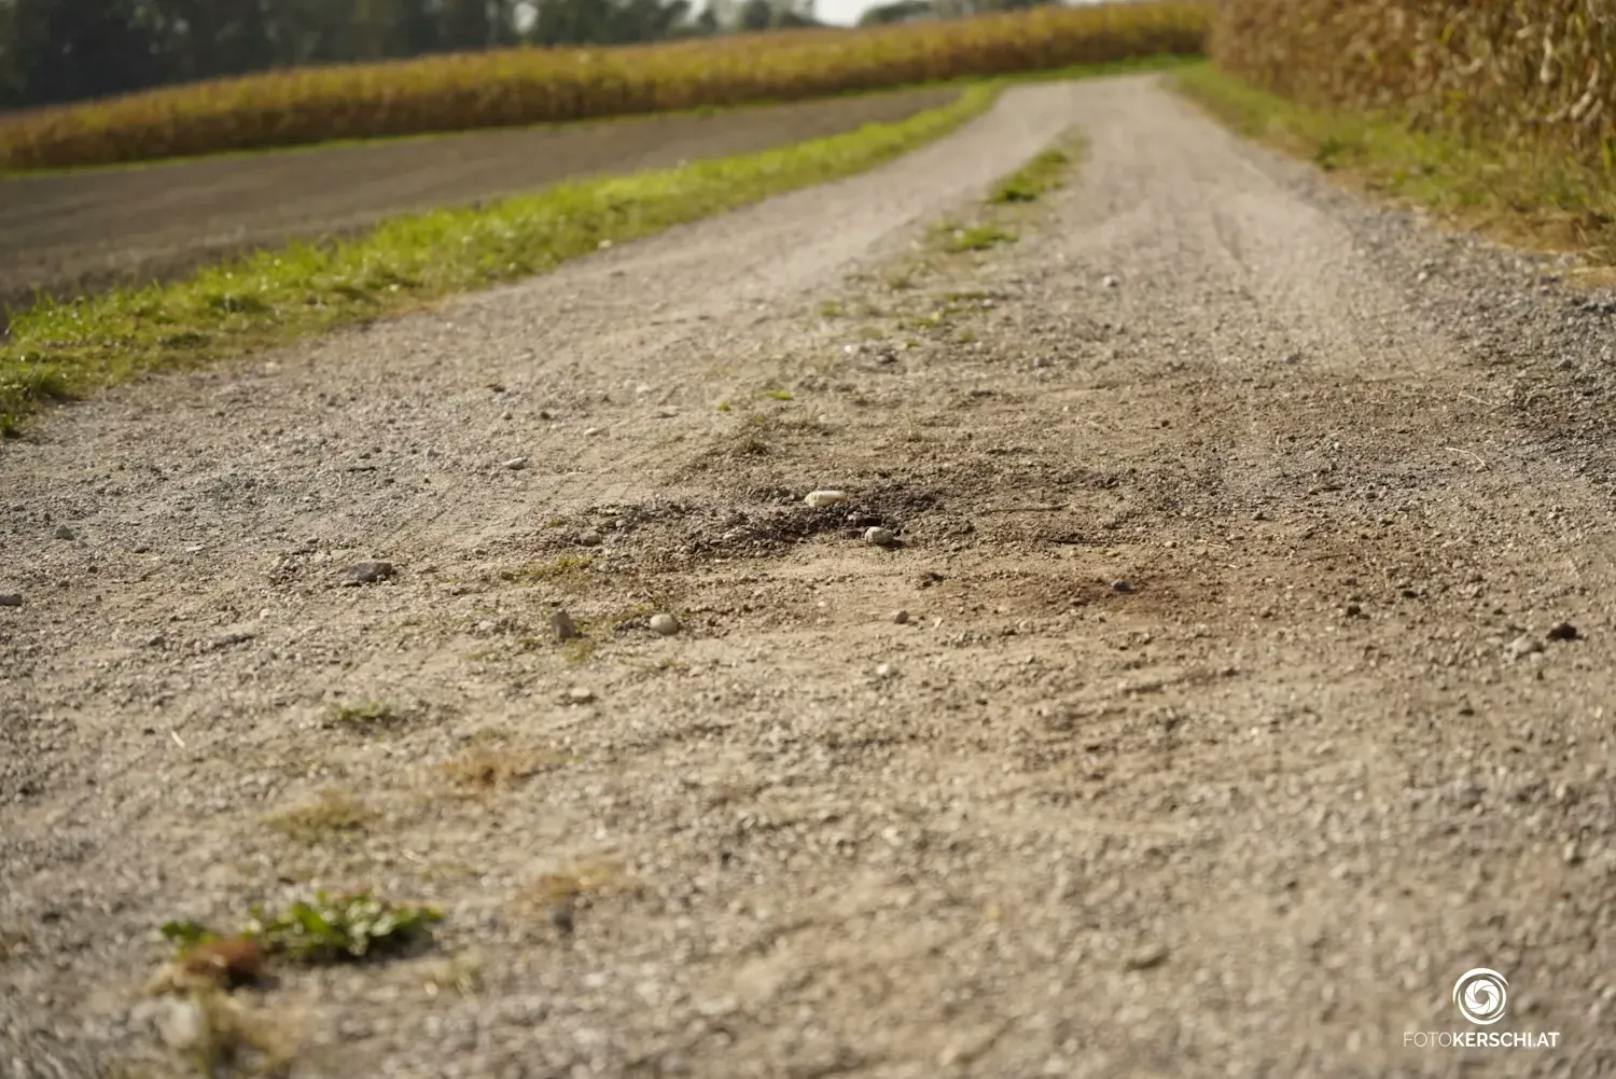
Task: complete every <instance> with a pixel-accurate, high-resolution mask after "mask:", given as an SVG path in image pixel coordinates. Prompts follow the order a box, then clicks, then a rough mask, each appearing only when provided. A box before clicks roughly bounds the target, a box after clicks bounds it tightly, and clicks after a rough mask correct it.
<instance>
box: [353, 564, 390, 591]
mask: <svg viewBox="0 0 1616 1079" xmlns="http://www.w3.org/2000/svg"><path fill="white" fill-rule="evenodd" d="M395 573H397V570H395V569H394V568H393V564H392V563H391V562H360V563H358V564H357V565H353V566H349V567H348V572H347V575H346V579H345V580H344V581H343V582H342V583H343V584H346V585H361V584H378V583H380V582H382V581H385V580H388V579H389V578H391V577H392V576H393V575H394V574H395Z"/></svg>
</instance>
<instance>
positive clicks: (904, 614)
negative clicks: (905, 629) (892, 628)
mask: <svg viewBox="0 0 1616 1079" xmlns="http://www.w3.org/2000/svg"><path fill="white" fill-rule="evenodd" d="M892 620H893V621H894V622H896V623H897V624H898V625H900V626H907V625H908V624H909V612H908V611H895V612H893V615H892Z"/></svg>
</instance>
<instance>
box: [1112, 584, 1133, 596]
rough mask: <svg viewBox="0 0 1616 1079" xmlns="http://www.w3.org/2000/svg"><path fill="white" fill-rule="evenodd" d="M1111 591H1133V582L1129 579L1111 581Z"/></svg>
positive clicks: (1125, 592)
mask: <svg viewBox="0 0 1616 1079" xmlns="http://www.w3.org/2000/svg"><path fill="white" fill-rule="evenodd" d="M1111 591H1113V592H1119V593H1122V594H1123V595H1126V594H1127V593H1129V592H1132V591H1133V582H1132V581H1128V580H1122V581H1112V582H1111Z"/></svg>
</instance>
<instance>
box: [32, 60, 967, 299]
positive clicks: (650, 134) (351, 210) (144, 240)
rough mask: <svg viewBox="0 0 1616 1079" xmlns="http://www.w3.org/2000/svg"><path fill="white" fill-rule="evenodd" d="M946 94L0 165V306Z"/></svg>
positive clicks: (663, 161)
mask: <svg viewBox="0 0 1616 1079" xmlns="http://www.w3.org/2000/svg"><path fill="white" fill-rule="evenodd" d="M954 95H955V91H950V90H937V89H931V90H903V91H898V92H894V93H880V94H862V95H858V96H853V97H843V98H831V99H828V100H824V101H808V102H797V103H792V104H788V105H772V106H760V107H756V108H741V109H725V110H720V111H716V112H712V113H706V114H700V113H682V114H672V115H667V116H650V117H642V118H632V119H622V120H611V121H603V122H599V123H581V124H561V125H551V126H544V127H532V128H519V129H512V130H503V131H476V132H471V133H468V134H463V135H450V136H444V137H438V138H427V139H393V140H386V141H382V142H373V143H358V144H353V145H345V146H335V147H317V148H313V149H301V150H291V151H280V152H270V153H255V154H245V155H231V156H223V157H213V158H204V159H200V160H192V161H176V162H173V163H169V164H162V165H156V166H137V167H133V168H116V169H90V170H84V171H79V172H68V173H59V174H50V175H43V174H42V175H38V176H28V175H21V176H16V177H11V178H0V315H3V314H4V311H3V309H4V308H5V307H8V306H10V307H13V308H15V307H17V306H22V305H25V304H26V303H27V301H29V300H30V299H31V298H32V297H33V296H34V294H35V293H36V292H39V291H44V292H50V293H56V294H64V293H66V294H71V293H74V292H76V291H79V290H82V289H85V288H93V287H98V286H104V285H106V284H109V283H123V282H128V281H139V280H147V279H150V278H153V277H170V276H173V275H176V274H179V273H182V272H184V271H186V270H189V269H192V268H194V267H196V266H197V265H200V264H202V263H205V262H210V261H214V260H217V259H219V258H221V257H223V256H225V255H229V254H233V253H237V252H240V251H244V250H247V249H249V248H254V247H264V246H269V245H273V244H280V243H285V242H287V241H288V240H310V239H320V238H322V237H326V236H330V235H333V234H340V233H345V232H352V231H355V230H358V229H362V228H364V227H366V226H368V225H373V224H375V223H376V222H377V221H379V220H382V219H383V218H387V217H392V216H395V215H397V214H401V213H407V212H410V211H415V210H425V209H431V208H434V207H438V206H456V205H465V204H468V203H472V202H476V201H478V200H480V199H490V198H498V197H500V196H503V195H512V194H517V193H520V192H524V191H529V190H532V189H533V188H535V187H541V186H543V185H545V184H549V183H554V182H555V181H557V180H561V179H565V178H570V177H576V176H589V175H598V174H602V173H617V172H632V171H635V170H637V169H649V168H664V167H668V166H672V165H677V164H679V163H681V162H683V161H686V160H693V159H697V158H705V157H723V156H726V155H729V154H744V153H751V152H754V151H757V150H766V149H768V148H770V147H773V146H783V145H785V144H787V143H792V142H797V141H799V140H802V139H812V138H819V137H822V136H825V135H834V134H837V133H839V132H842V131H851V130H852V129H854V128H856V127H858V126H859V125H861V124H866V123H871V122H874V121H883V120H900V119H902V118H904V117H906V116H910V115H912V114H914V113H916V112H919V111H921V110H922V109H927V108H932V107H935V106H937V105H941V104H943V103H945V102H946V101H948V100H949V99H951V98H952V97H953V96H954Z"/></svg>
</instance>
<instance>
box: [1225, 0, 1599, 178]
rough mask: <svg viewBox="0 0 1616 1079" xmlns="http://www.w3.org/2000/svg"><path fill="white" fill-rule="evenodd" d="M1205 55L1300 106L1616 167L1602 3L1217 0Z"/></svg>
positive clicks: (1584, 0)
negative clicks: (1406, 120)
mask: <svg viewBox="0 0 1616 1079" xmlns="http://www.w3.org/2000/svg"><path fill="white" fill-rule="evenodd" d="M1212 51H1213V53H1214V55H1215V56H1216V57H1217V59H1218V61H1219V63H1220V64H1221V65H1222V66H1223V67H1224V68H1225V69H1226V70H1228V71H1230V72H1232V73H1233V74H1236V75H1240V76H1242V77H1244V78H1246V79H1249V80H1251V81H1253V82H1256V83H1258V84H1260V85H1262V86H1263V87H1265V88H1267V89H1270V90H1274V91H1277V92H1279V93H1283V94H1287V95H1290V96H1293V97H1297V98H1300V99H1302V100H1304V101H1308V102H1310V103H1312V104H1320V105H1339V106H1347V107H1351V108H1371V109H1381V108H1393V109H1396V110H1399V111H1404V112H1406V113H1407V115H1408V116H1409V117H1410V118H1411V119H1412V120H1413V121H1414V122H1415V123H1416V124H1418V125H1420V126H1423V127H1427V128H1433V129H1439V130H1446V131H1452V132H1456V133H1459V134H1463V135H1467V136H1468V135H1475V134H1478V133H1485V134H1486V135H1488V136H1489V137H1490V138H1494V139H1498V138H1503V139H1505V140H1507V141H1509V142H1512V143H1515V144H1517V145H1526V146H1534V147H1535V146H1542V147H1545V148H1549V149H1553V150H1556V151H1571V152H1573V153H1574V154H1575V155H1576V156H1577V157H1578V158H1580V159H1581V160H1582V161H1583V162H1584V163H1585V164H1589V165H1594V166H1596V167H1600V168H1603V169H1605V170H1616V71H1613V67H1616V0H1484V2H1477V0H1352V2H1348V3H1343V2H1341V0H1225V2H1224V3H1222V4H1221V5H1220V7H1219V9H1218V12H1217V15H1216V17H1215V19H1214V29H1213V34H1212Z"/></svg>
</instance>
